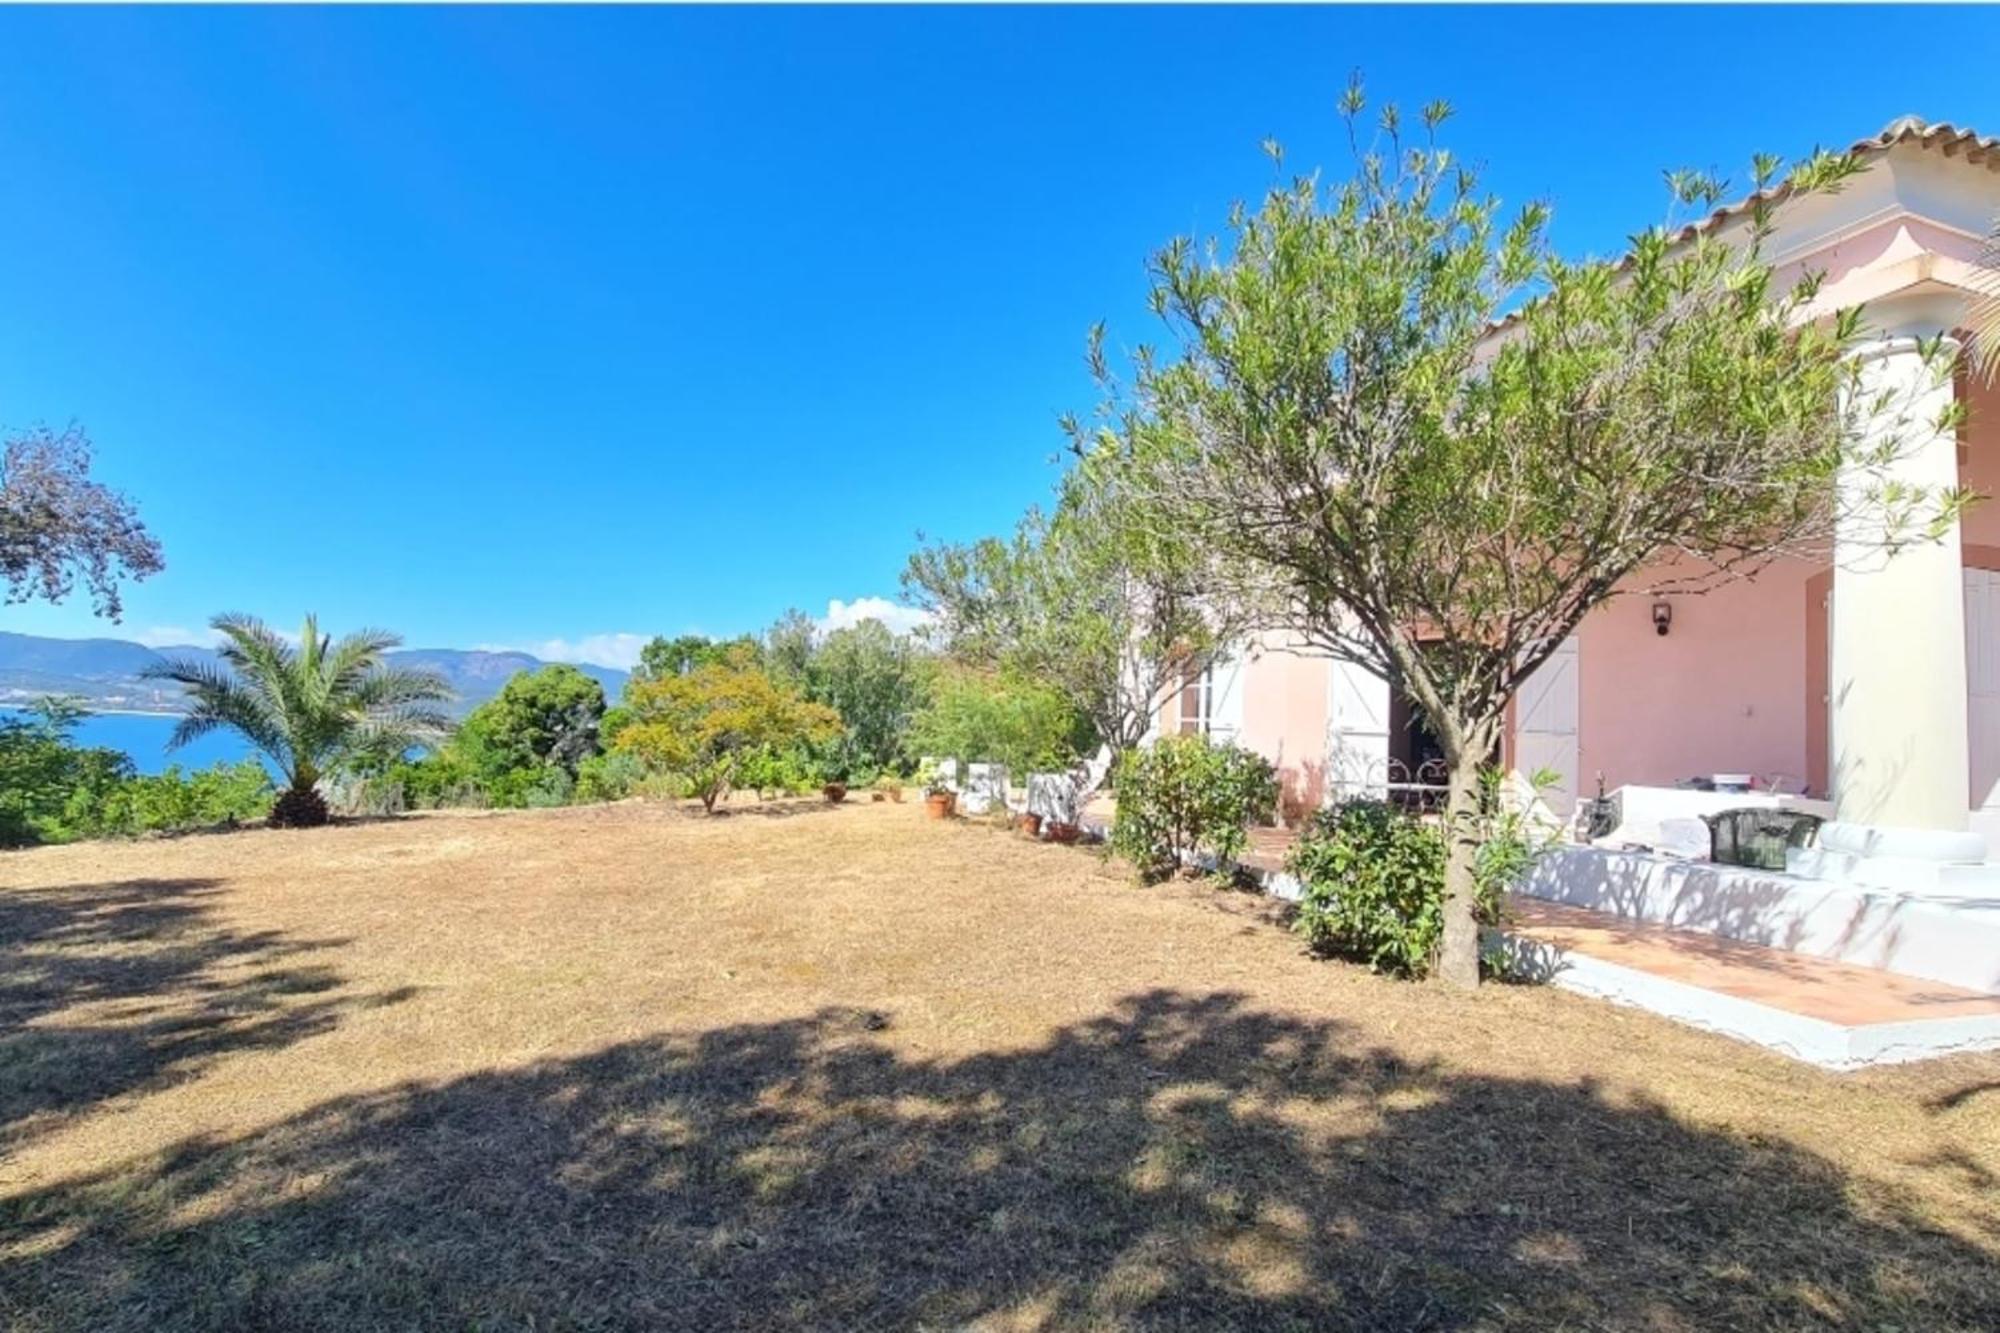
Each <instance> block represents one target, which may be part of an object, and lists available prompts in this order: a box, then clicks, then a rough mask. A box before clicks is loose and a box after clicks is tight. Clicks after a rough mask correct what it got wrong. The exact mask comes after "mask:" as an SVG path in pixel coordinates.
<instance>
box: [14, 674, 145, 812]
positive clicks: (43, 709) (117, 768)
mask: <svg viewBox="0 0 2000 1333" xmlns="http://www.w3.org/2000/svg"><path fill="white" fill-rule="evenodd" d="M81 716H82V712H81V710H80V709H79V708H78V707H77V705H76V703H75V702H74V701H73V700H69V699H59V698H49V699H44V700H42V701H40V703H38V704H37V705H36V706H35V707H34V708H32V709H30V710H29V712H28V714H27V716H25V717H15V716H6V717H0V845H5V846H14V847H18V846H22V845H24V844H28V843H36V842H62V841H67V840H68V839H69V838H70V837H74V836H76V835H75V832H74V830H72V829H71V828H70V827H69V825H68V824H67V823H66V822H65V815H66V812H67V811H68V808H69V805H70V802H71V801H72V800H74V799H77V798H78V797H79V795H81V796H82V797H83V799H84V800H85V802H86V803H92V802H94V801H96V800H97V799H99V798H101V796H102V795H103V794H104V793H106V792H108V791H110V790H112V789H114V788H115V787H116V786H117V785H118V784H119V783H121V782H124V781H127V780H129V779H130V778H131V777H132V761H131V760H130V759H128V758H126V757H125V756H124V755H123V754H120V753H119V752H118V751H116V750H85V749H79V748H77V747H76V746H74V745H72V744H70V734H71V732H72V731H73V730H74V728H75V726H76V722H77V719H78V718H79V717H81Z"/></svg>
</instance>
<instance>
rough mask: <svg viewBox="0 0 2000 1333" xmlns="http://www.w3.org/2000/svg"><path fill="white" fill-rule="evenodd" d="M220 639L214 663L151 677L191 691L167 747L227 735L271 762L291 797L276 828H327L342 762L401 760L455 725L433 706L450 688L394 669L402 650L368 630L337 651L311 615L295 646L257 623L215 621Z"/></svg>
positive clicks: (153, 672) (277, 815)
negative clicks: (331, 779) (334, 777)
mask: <svg viewBox="0 0 2000 1333" xmlns="http://www.w3.org/2000/svg"><path fill="white" fill-rule="evenodd" d="M209 623H210V624H211V625H212V626H214V628H215V631H216V632H217V633H218V634H220V635H221V636H222V639H223V643H222V646H221V648H220V649H219V650H218V651H217V654H216V655H217V657H218V658H219V659H220V661H218V662H204V661H195V660H189V659H181V660H178V661H175V660H169V661H166V662H163V663H161V664H160V665H158V666H155V667H150V668H148V669H147V671H146V675H148V676H150V677H153V678H155V679H159V680H172V681H178V682H179V683H180V684H182V685H184V686H186V687H187V691H188V697H189V705H190V706H189V708H188V713H187V716H186V717H184V718H182V719H181V723H180V725H179V726H177V727H175V728H174V734H173V735H172V736H171V737H169V738H168V740H167V747H168V748H169V749H177V748H179V747H180V746H183V745H185V744H187V743H188V742H189V741H191V740H193V739H195V738H196V737H197V736H203V735H206V734H207V733H209V732H211V731H214V730H216V729H217V728H218V727H228V728H230V729H231V730H234V731H236V732H239V733H240V734H241V735H242V736H243V738H244V739H245V740H247V741H249V742H250V743H251V744H252V745H254V746H256V747H257V748H258V749H259V750H261V751H263V752H264V754H265V755H267V756H268V757H269V758H270V760H271V762H272V763H273V764H275V765H276V766H277V768H278V770H279V771H280V772H281V773H282V774H283V775H284V778H285V783H286V789H285V791H284V792H283V793H282V794H281V795H280V796H279V797H278V800H277V803H276V804H275V805H273V806H272V807H271V823H273V824H275V825H279V826H284V827H290V828H310V827H313V826H315V825H319V824H324V823H325V822H326V800H325V798H324V797H322V796H321V795H320V794H319V791H318V785H319V780H320V778H321V777H323V776H324V775H325V774H326V773H327V771H328V770H329V769H330V768H331V767H333V766H334V765H336V764H338V763H339V762H340V761H341V760H342V759H344V758H348V757H350V756H354V755H357V754H364V753H377V754H379V753H384V752H386V753H391V754H401V753H402V752H403V751H405V750H407V749H409V748H410V747H411V746H412V745H418V744H422V743H423V742H425V741H427V740H431V739H434V738H436V737H437V736H440V735H442V734H443V733H444V732H445V730H446V729H447V728H448V727H449V726H450V722H449V720H448V719H447V718H446V717H445V715H444V714H443V713H442V712H440V711H439V710H438V709H436V708H434V707H432V705H433V704H437V703H442V702H444V701H446V700H448V699H450V698H451V697H452V691H451V686H450V685H448V684H447V683H446V682H445V680H444V678H443V677H442V676H439V675H437V674H436V673H434V672H430V671H409V670H403V669H399V668H397V667H392V666H389V665H388V664H387V663H386V662H385V661H384V660H383V654H384V653H386V652H388V651H389V650H390V649H391V648H394V647H395V646H396V645H398V644H400V643H401V642H402V639H401V637H399V636H398V635H395V634H390V633H388V632H386V631H384V630H373V629H365V630H362V631H360V632H359V633H355V634H350V635H348V636H347V637H346V638H344V639H341V640H340V641H339V642H337V643H336V642H334V641H333V639H332V637H331V636H330V635H323V634H321V633H320V632H319V622H318V620H317V619H316V618H315V617H313V616H307V617H306V619H305V624H304V626H303V627H302V628H301V629H300V631H299V641H298V644H297V645H296V646H294V645H292V644H290V643H287V642H286V641H285V640H284V639H283V638H282V637H281V636H280V635H279V634H278V633H277V632H276V631H274V630H272V629H271V628H270V627H268V626H267V625H265V624H264V622H263V621H261V620H258V619H256V618H255V617H254V616H242V615H221V616H217V617H216V618H215V619H214V620H212V621H210V622H209Z"/></svg>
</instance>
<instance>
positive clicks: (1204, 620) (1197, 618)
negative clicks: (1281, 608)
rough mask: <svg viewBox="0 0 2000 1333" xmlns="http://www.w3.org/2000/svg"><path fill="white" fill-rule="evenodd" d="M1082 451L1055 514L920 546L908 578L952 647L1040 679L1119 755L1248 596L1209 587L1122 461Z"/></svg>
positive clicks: (1224, 635)
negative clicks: (959, 540) (1109, 463)
mask: <svg viewBox="0 0 2000 1333" xmlns="http://www.w3.org/2000/svg"><path fill="white" fill-rule="evenodd" d="M1084 459H1085V461H1084V462H1083V463H1082V464H1081V465H1079V466H1078V467H1077V468H1075V469H1073V470H1072V471H1071V472H1070V473H1068V474H1067V475H1066V476H1065V477H1064V478H1063V480H1062V483H1061V486H1060V491H1059V495H1058V499H1057V504H1056V507H1055V510H1054V512H1053V514H1047V515H1045V514H1043V513H1042V512H1041V511H1039V510H1030V511H1029V512H1028V514H1027V515H1026V516H1025V517H1024V518H1023V519H1022V520H1021V522H1020V523H1019V525H1018V526H1017V527H1016V529H1015V532H1014V535H1013V536H1012V538H998V537H988V538H986V539H984V540H981V541H978V542H974V543H972V544H971V545H963V546H961V545H950V544H937V545H932V546H928V547H925V548H924V549H922V550H919V551H918V552H917V553H916V554H915V555H913V556H911V558H910V561H909V564H908V566H907V567H906V568H905V570H904V573H903V586H904V588H905V589H906V590H907V591H908V592H909V594H910V595H911V596H912V597H913V598H915V600H917V601H918V603H919V604H921V605H922V606H923V607H925V608H926V609H927V610H929V611H931V612H932V613H933V615H934V616H935V617H936V623H935V625H934V626H933V630H932V633H933V636H934V637H936V638H937V639H938V640H939V641H940V642H942V644H943V645H944V646H945V648H946V649H947V650H948V651H949V652H950V653H952V655H953V656H954V657H956V658H958V659H959V660H961V661H964V662H968V663H971V664H974V665H978V666H983V667H986V668H989V669H994V670H999V671H1004V672H1006V673H1008V674H1010V675H1015V676H1021V677H1026V678H1029V679H1033V680H1037V681H1040V682H1042V683H1043V684H1044V685H1046V686H1047V687H1049V688H1050V689H1052V690H1054V691H1055V692H1056V693H1058V694H1059V695H1061V696H1062V698H1063V699H1064V700H1065V701H1066V702H1067V703H1068V705H1069V707H1070V708H1072V709H1073V710H1075V711H1076V712H1077V713H1078V714H1080V715H1081V716H1082V717H1084V718H1086V719H1088V721H1089V724H1090V727H1091V730H1092V731H1093V732H1094V738H1095V740H1096V741H1098V742H1101V743H1103V744H1107V745H1110V746H1111V747H1113V748H1114V749H1115V750H1118V751H1121V752H1122V751H1124V750H1128V749H1130V748H1131V747H1133V746H1135V745H1137V744H1138V743H1139V742H1140V740H1141V739H1143V738H1144V737H1145V735H1146V734H1147V732H1148V731H1149V730H1150V729H1151V727H1152V724H1153V720H1154V714H1155V711H1156V710H1157V708H1158V707H1159V704H1160V701H1161V700H1162V699H1163V698H1164V697H1166V695H1167V694H1168V693H1169V692H1171V691H1172V690H1173V689H1174V688H1176V687H1178V686H1179V684H1180V683H1181V682H1182V681H1183V680H1184V679H1186V677H1187V675H1188V673H1189V672H1190V671H1192V670H1198V669H1200V667H1201V666H1203V665H1204V664H1205V663H1206V662H1207V661H1208V660H1209V658H1210V657H1211V656H1213V655H1214V654H1215V653H1216V652H1218V651H1219V650H1221V649H1222V648H1223V647H1224V646H1225V645H1226V644H1227V642H1228V641H1229V639H1230V638H1231V637H1232V635H1233V634H1234V633H1236V632H1237V631H1239V630H1240V629H1241V628H1242V625H1243V623H1244V622H1245V621H1246V620H1247V619H1248V618H1249V607H1248V605H1247V604H1246V603H1245V602H1243V601H1241V600H1238V601H1234V602H1223V601H1218V600H1216V599H1213V598H1206V597H1204V596H1202V595H1201V594H1202V592H1203V591H1204V590H1205V587H1206V584H1205V580H1204V577H1203V565H1204V559H1203V557H1202V555H1201V553H1200V552H1199V551H1198V550H1195V549H1193V548H1191V547H1189V546H1187V545H1184V544H1182V543H1179V542H1176V541H1165V540H1161V538H1160V536H1159V532H1160V528H1159V524H1158V523H1157V522H1156V520H1155V515H1156V510H1157V507H1156V506H1153V505H1151V504H1149V503H1148V502H1147V501H1146V500H1145V499H1144V497H1143V496H1142V495H1140V494H1139V493H1137V492H1136V491H1134V490H1133V489H1132V488H1131V487H1129V486H1127V485H1125V484H1124V482H1125V479H1124V476H1123V475H1122V474H1121V473H1120V472H1119V471H1118V470H1117V469H1116V468H1107V467H1099V466H1097V465H1096V464H1095V462H1094V461H1093V460H1092V459H1091V458H1090V456H1089V455H1088V454H1087V453H1086V454H1085V455H1084Z"/></svg>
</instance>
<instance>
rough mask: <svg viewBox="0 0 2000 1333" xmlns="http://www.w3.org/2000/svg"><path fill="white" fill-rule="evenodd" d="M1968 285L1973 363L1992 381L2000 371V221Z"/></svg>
mask: <svg viewBox="0 0 2000 1333" xmlns="http://www.w3.org/2000/svg"><path fill="white" fill-rule="evenodd" d="M1967 285H1968V286H1970V287H1971V288H1972V290H1973V296H1972V299H1971V300H1970V301H1969V302H1968V303H1967V307H1966V317H1965V327H1966V329H1967V331H1968V332H1970V333H1971V335H1972V338H1971V343H1972V345H1971V348H1970V359H1971V364H1972V366H1973V368H1974V369H1975V370H1977V371H1978V372H1979V373H1980V374H1981V375H1984V376H1985V377H1986V378H1988V379H1991V378H1993V375H1994V372H1995V371H1996V370H2000V218H1995V219H1994V221H1993V230H1992V231H1990V232H1988V233H1987V235H1986V243H1985V244H1984V245H1982V246H1981V247H1980V249H1979V258H1978V259H1977V260H1976V261H1974V263H1973V266H1972V274H1971V277H1970V278H1969V280H1968V283H1967Z"/></svg>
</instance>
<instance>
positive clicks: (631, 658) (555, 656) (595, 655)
mask: <svg viewBox="0 0 2000 1333" xmlns="http://www.w3.org/2000/svg"><path fill="white" fill-rule="evenodd" d="M652 637H653V636H652V635H650V634H624V633H615V634H586V635H584V636H583V637H582V638H580V639H575V640H571V639H543V640H541V641H540V642H539V643H482V644H480V645H478V646H479V648H480V650H481V651H482V652H489V653H527V654H529V655H531V656H534V657H539V658H541V659H542V660H543V661H544V662H585V663H588V664H589V665H591V666H601V667H613V668H616V669H617V670H619V671H630V670H631V669H632V668H633V667H635V666H637V665H638V663H639V650H640V649H641V648H644V647H645V646H646V643H647V641H648V640H649V639H651V638H652Z"/></svg>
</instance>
